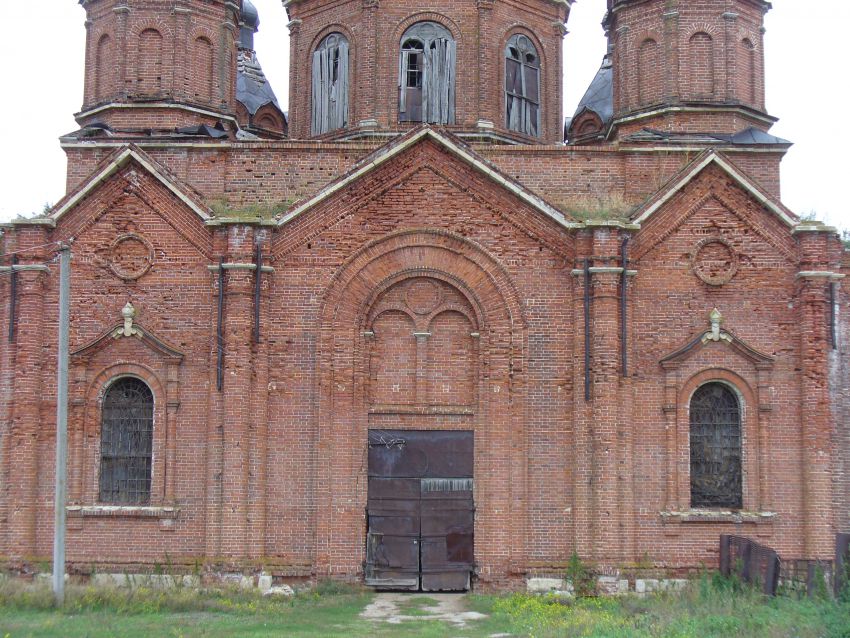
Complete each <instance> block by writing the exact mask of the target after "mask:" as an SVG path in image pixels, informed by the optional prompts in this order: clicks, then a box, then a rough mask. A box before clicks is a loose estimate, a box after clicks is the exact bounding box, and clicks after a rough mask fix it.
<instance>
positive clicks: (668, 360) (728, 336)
mask: <svg viewBox="0 0 850 638" xmlns="http://www.w3.org/2000/svg"><path fill="white" fill-rule="evenodd" d="M708 318H709V324H710V326H711V327H710V328H709V329H708V330H706V331H704V332H701V333H700V334H698V335H697V336H696V337H695V338H694V339H691V340H690V341H689V342H688V343H686V344H685V345H684V346H682V347H681V348H678V349H677V350H674V351H673V352H671V353H670V354H668V355H666V356H665V357H663V358H662V359H661V361H660V362H659V363H660V364H661V367H662V368H664V369H665V370H672V369H675V368H678V367H679V366H681V365H682V363H683V362H684V361H685V360H687V359H689V358H690V357H691V356H693V355H694V354H696V353H697V352H698V351H699V350H701V349H703V348H704V347H705V346H707V345H708V344H710V343H720V344H723V345H725V346H727V347H728V348H730V349H731V350H732V351H733V352H735V353H736V354H738V356H740V357H742V358H744V359H746V360H747V361H749V362H750V363H752V364H753V365H754V366H755V367H756V368H758V369H760V370H766V369H769V368H771V367H773V364H774V362H775V359H774V358H773V357H771V356H770V355H769V354H765V353H763V352H759V351H758V350H756V349H755V348H753V347H752V346H751V345H750V344H748V343H747V342H746V341H744V340H743V339H741V338H740V337H738V336H736V335H735V334H734V333H733V332H731V331H730V330H723V329H722V328H721V324H722V323H723V315H721V314H720V311H719V310H717V308H715V309H714V310H712V311H711V313H710V314H709V316H708Z"/></svg>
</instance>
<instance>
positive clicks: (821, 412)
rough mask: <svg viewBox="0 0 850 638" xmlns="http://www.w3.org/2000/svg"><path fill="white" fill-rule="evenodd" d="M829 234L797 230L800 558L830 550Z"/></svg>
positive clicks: (823, 230)
mask: <svg viewBox="0 0 850 638" xmlns="http://www.w3.org/2000/svg"><path fill="white" fill-rule="evenodd" d="M833 232H834V231H833V230H832V229H829V228H826V227H814V228H806V227H803V228H798V230H797V233H796V236H797V241H798V244H799V246H800V255H801V260H800V269H801V270H800V272H799V273H798V274H797V304H798V312H799V315H798V316H799V326H800V363H799V367H800V370H801V373H800V386H801V387H800V395H801V401H800V403H801V405H800V435H801V439H802V454H801V461H802V476H803V481H802V498H803V503H802V504H803V513H804V516H803V520H804V529H803V541H804V553H805V557H806V558H809V559H814V558H820V559H828V558H830V555H831V554H832V552H833V544H834V538H833V533H834V529H833V518H834V512H833V510H832V505H833V498H832V496H833V495H832V486H833V484H832V478H831V477H832V449H833V446H832V420H831V419H832V415H831V412H830V395H829V365H828V363H829V362H828V353H829V349H830V347H831V346H830V343H829V338H830V336H829V323H828V321H829V311H830V308H829V290H828V286H829V283H830V282H831V280H832V277H833V275H834V274H835V273H836V272H837V271H838V268H837V265H836V267H835V269H834V270H833V269H832V266H833V264H831V263H830V260H829V243H830V240H831V239H832V235H833Z"/></svg>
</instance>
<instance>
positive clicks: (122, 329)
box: [71, 303, 183, 363]
mask: <svg viewBox="0 0 850 638" xmlns="http://www.w3.org/2000/svg"><path fill="white" fill-rule="evenodd" d="M122 314H123V316H124V321H123V322H119V323H116V324H115V325H113V326H112V327H111V328H109V330H107V331H106V332H104V333H103V334H101V335H100V336H99V337H97V338H96V339H94V340H93V341H91V342H89V343H88V344H86V345H84V346H83V347H82V348H78V349H77V350H74V351H73V352H71V357H73V358H79V359H88V358H90V357H92V356H93V355H95V354H97V353H98V352H101V351H102V350H105V349H107V348H109V347H110V346H112V345H113V344H115V343H116V342H117V341H118V340H120V339H137V340H138V341H139V342H140V343H141V344H142V345H144V346H145V347H146V348H148V350H150V351H151V352H153V354H155V355H156V356H157V357H159V358H160V359H163V360H164V361H166V362H168V363H180V362H181V361H183V353H182V352H180V351H179V350H177V349H176V348H174V347H173V346H170V345H169V344H168V343H166V342H165V341H163V340H162V339H160V338H159V337H157V336H156V335H155V334H153V333H152V332H150V331H149V330H147V329H145V328H144V327H143V326H141V325H140V324H138V323H135V322H134V318H135V314H136V311H135V309H134V308H133V306H132V304H130V303H128V304H127V305H126V306H124V309H123V310H122Z"/></svg>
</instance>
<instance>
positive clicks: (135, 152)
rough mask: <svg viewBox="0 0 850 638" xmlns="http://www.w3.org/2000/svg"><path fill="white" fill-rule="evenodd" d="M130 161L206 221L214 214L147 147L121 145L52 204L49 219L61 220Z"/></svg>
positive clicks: (54, 221)
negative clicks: (146, 149) (155, 158)
mask: <svg viewBox="0 0 850 638" xmlns="http://www.w3.org/2000/svg"><path fill="white" fill-rule="evenodd" d="M130 162H135V163H136V164H137V165H138V166H139V167H141V168H142V169H143V170H144V171H146V172H147V173H148V174H150V175H151V176H152V177H153V178H154V179H155V180H157V181H158V182H160V183H161V184H162V185H163V186H165V188H167V189H168V190H169V191H171V193H172V194H174V195H175V196H176V197H177V198H178V199H179V200H180V201H182V202H183V203H184V204H185V205H186V206H187V207H188V208H189V209H190V210H192V211H193V212H194V213H195V214H196V215H198V217H200V218H201V219H202V220H204V221H206V220H209V219H211V218H212V216H213V215H212V211H211V210H210V209H209V208H208V207H207V206H206V205H204V204H203V203H202V201H201V198H200V197H199V196H198V195H196V194H195V193H193V192H192V189H190V188H189V187H188V186H186V185H184V184H180V183H179V182H178V181H177V180H176V179H175V178H174V177H172V176H171V175H169V174H168V172H167V170H166V169H165V168H164V167H163V166H160V165H159V164H158V163H157V162H156V161H155V160H154V159H153V158H151V157H150V156H148V155H147V154H146V153H145V152H144V151H142V150H141V149H139V148H138V147H136V146H133V145H130V146H126V147H124V148H121V149H118V150H117V151H116V152H114V153H113V154H112V155H111V156H110V157H108V158H106V159H105V160H104V161H103V162H101V163H100V164H99V165H98V167H97V168H96V169H95V171H94V173H93V174H92V175H91V176H89V178H88V179H86V180H85V181H84V182H83V183H82V184H80V185H79V186H78V187H77V188H75V189H74V190H73V191H71V192H70V193H68V194H67V195H66V196H65V197H64V198H62V199H61V200H60V201H59V202H58V203H57V204H56V205H55V206H54V207H53V210H52V211H51V212H50V215H49V217H48V219H49V220H51V221H52V222H53V223H56V222H57V221H59V219H60V218H61V217H62V216H63V215H65V214H66V213H67V212H68V211H70V210H72V209H73V208H75V207H76V206H77V205H79V204H80V203H81V202H82V201H84V200H85V199H86V197H88V196H89V195H91V194H92V193H94V192H95V190H96V189H97V188H98V187H99V186H101V185H102V184H103V183H105V182H106V181H107V180H108V179H109V178H110V177H112V176H113V175H115V174H116V173H117V172H119V171H120V170H121V169H122V168H123V167H124V166H126V165H127V164H128V163H130Z"/></svg>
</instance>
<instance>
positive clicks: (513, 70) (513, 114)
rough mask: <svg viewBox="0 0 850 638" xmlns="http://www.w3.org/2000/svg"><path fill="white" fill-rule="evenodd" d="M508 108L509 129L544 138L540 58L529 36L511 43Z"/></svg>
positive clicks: (507, 71)
mask: <svg viewBox="0 0 850 638" xmlns="http://www.w3.org/2000/svg"><path fill="white" fill-rule="evenodd" d="M505 104H506V109H507V111H506V118H507V124H508V128H509V129H511V130H512V131H519V132H520V133H525V134H526V135H533V136H535V137H536V136H538V135H540V58H539V57H538V55H537V49H536V48H535V47H534V45H533V44H532V42H531V40H529V39H528V38H527V37H526V36H524V35H520V34H517V35H515V36H513V37H512V38H511V39H510V40H508V46H507V48H506V50H505Z"/></svg>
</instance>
